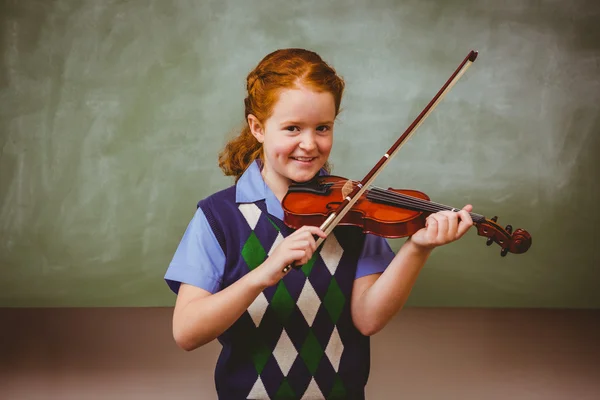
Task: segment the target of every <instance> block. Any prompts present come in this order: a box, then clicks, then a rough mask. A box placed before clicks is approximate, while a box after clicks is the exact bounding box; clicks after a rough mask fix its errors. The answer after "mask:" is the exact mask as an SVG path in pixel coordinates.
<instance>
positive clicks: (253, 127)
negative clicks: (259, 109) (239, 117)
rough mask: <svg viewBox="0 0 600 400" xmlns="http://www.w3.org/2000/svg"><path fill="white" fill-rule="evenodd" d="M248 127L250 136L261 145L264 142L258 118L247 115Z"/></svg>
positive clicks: (263, 134) (262, 129) (262, 130)
mask: <svg viewBox="0 0 600 400" xmlns="http://www.w3.org/2000/svg"><path fill="white" fill-rule="evenodd" d="M248 127H250V132H251V133H252V136H254V137H255V138H256V140H258V142H259V143H263V142H264V141H265V131H264V128H263V126H262V124H261V123H260V121H259V120H258V118H256V117H255V116H254V115H252V114H248Z"/></svg>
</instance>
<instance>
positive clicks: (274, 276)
mask: <svg viewBox="0 0 600 400" xmlns="http://www.w3.org/2000/svg"><path fill="white" fill-rule="evenodd" d="M313 235H317V236H319V237H322V238H323V239H325V238H326V237H327V235H325V232H323V231H322V230H321V229H320V228H319V227H317V226H303V227H302V228H300V229H298V230H297V231H295V232H294V233H292V234H291V235H289V236H288V237H286V238H285V239H284V240H283V242H281V243H279V244H278V245H277V247H275V250H273V252H272V253H271V255H270V256H269V257H268V258H267V259H266V260H265V261H264V262H263V263H262V264H261V265H260V266H259V267H258V268H257V269H256V270H255V271H257V272H258V273H260V278H259V279H260V281H261V282H262V285H263V286H265V287H269V286H273V285H275V284H277V282H279V281H280V280H281V278H283V277H284V276H285V275H286V274H287V273H289V271H288V272H287V273H286V272H283V269H284V268H285V267H286V266H288V265H292V264H298V265H303V264H306V263H307V262H308V260H310V259H311V257H312V256H313V253H314V252H315V251H316V250H317V245H316V241H315V238H314V237H313ZM290 271H291V269H290Z"/></svg>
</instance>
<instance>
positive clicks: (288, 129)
mask: <svg viewBox="0 0 600 400" xmlns="http://www.w3.org/2000/svg"><path fill="white" fill-rule="evenodd" d="M285 129H286V130H287V131H290V132H299V131H300V128H298V127H297V126H287V127H286V128H285Z"/></svg>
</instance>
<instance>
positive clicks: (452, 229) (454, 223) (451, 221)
mask: <svg viewBox="0 0 600 400" xmlns="http://www.w3.org/2000/svg"><path fill="white" fill-rule="evenodd" d="M447 217H448V232H447V233H448V234H450V235H451V236H452V237H453V238H454V236H456V231H457V230H458V213H456V212H454V211H450V213H448V214H447Z"/></svg>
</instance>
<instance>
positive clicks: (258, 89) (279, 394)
mask: <svg viewBox="0 0 600 400" xmlns="http://www.w3.org/2000/svg"><path fill="white" fill-rule="evenodd" d="M344 85H345V84H344V81H343V80H342V78H340V77H339V76H338V75H337V74H336V72H335V70H334V69H333V68H332V67H330V66H329V65H328V64H327V63H325V62H324V61H323V60H322V59H321V58H320V57H319V55H317V54H315V53H314V52H311V51H307V50H303V49H285V50H278V51H275V52H273V53H271V54H269V55H267V56H266V57H265V58H264V59H263V60H262V61H261V62H260V63H259V64H258V66H257V67H256V68H255V69H254V70H253V71H252V72H250V74H249V75H248V77H247V90H248V96H247V97H246V99H245V100H244V103H245V117H246V121H247V126H246V127H245V128H244V129H243V130H242V132H241V133H240V135H239V136H238V137H237V138H235V139H233V140H232V141H230V142H229V143H228V144H227V145H226V147H225V149H224V151H223V152H222V153H221V154H220V156H219V165H220V167H221V169H222V170H223V171H224V172H225V174H226V175H232V176H234V177H235V182H236V183H235V185H234V186H231V187H229V188H228V189H225V190H222V191H220V192H218V193H215V194H213V195H211V196H209V197H207V198H205V199H203V200H201V201H200V202H199V203H198V206H197V210H196V214H195V215H194V217H193V219H192V221H191V222H190V224H189V226H188V228H187V230H186V231H185V233H184V235H183V238H182V240H181V243H180V244H179V247H178V248H177V250H176V252H175V255H174V258H173V260H172V262H171V264H170V265H169V268H168V270H167V272H166V275H165V280H166V282H167V283H168V285H169V287H170V288H171V289H172V290H173V291H174V292H175V293H176V294H177V301H176V305H175V309H174V315H173V335H174V338H175V341H176V342H177V344H178V345H179V346H180V347H181V348H183V349H185V350H188V351H189V350H193V349H195V348H197V347H199V346H202V345H204V344H206V343H208V342H210V341H212V340H213V339H218V340H219V342H220V343H221V344H222V346H223V349H222V352H221V354H220V356H219V359H218V362H217V366H216V371H215V383H216V389H217V393H218V395H219V398H222V399H228V400H229V399H274V398H294V399H321V398H327V399H333V398H340V399H341V398H343V399H347V398H352V399H355V398H356V399H362V398H364V388H365V385H366V383H367V377H368V374H369V336H370V335H373V334H375V333H377V332H378V331H380V330H381V329H382V328H383V327H384V326H385V325H386V324H387V323H388V322H389V321H390V319H391V318H392V317H393V316H394V315H395V314H396V312H398V311H399V310H400V309H401V308H402V306H403V305H404V303H405V301H406V299H407V297H408V295H409V293H410V291H411V288H412V287H413V284H414V283H415V280H416V279H417V275H418V273H419V271H420V269H421V268H422V267H423V265H424V263H425V261H426V260H427V258H428V257H429V255H430V253H431V251H432V249H433V248H435V247H436V246H440V245H443V244H446V243H450V242H452V241H455V240H457V239H458V238H460V237H461V236H463V235H464V234H465V232H466V231H467V230H468V229H469V227H470V226H471V225H472V220H471V218H470V216H469V214H468V212H470V211H471V209H472V207H471V206H470V205H467V206H465V208H464V209H463V210H461V211H460V212H439V213H436V214H432V215H430V217H429V218H428V223H427V226H426V227H425V228H423V229H421V230H420V231H418V232H417V233H415V234H414V235H413V236H412V237H410V238H409V239H407V241H406V242H405V243H404V245H403V246H402V247H401V249H400V251H399V252H398V254H394V253H393V252H392V250H391V248H390V247H389V245H388V243H387V241H386V240H385V239H383V238H381V237H378V236H374V235H370V234H363V233H362V232H360V230H359V229H358V228H354V227H342V226H340V227H337V228H336V229H334V231H333V232H332V233H331V234H330V235H328V237H326V240H325V241H324V242H323V245H322V246H321V247H320V248H319V249H317V248H316V246H315V239H314V237H315V236H320V237H323V238H325V234H324V233H323V232H322V231H321V230H320V229H319V228H318V227H314V226H305V227H303V228H301V229H298V230H296V231H294V232H292V231H291V230H290V229H288V228H287V227H286V226H285V225H284V224H283V222H282V220H283V210H282V208H281V200H282V198H283V197H284V196H285V194H286V192H287V190H288V186H289V185H290V183H291V182H305V181H308V180H310V179H312V178H313V177H315V176H316V175H317V174H320V175H324V174H328V173H329V165H328V162H327V160H328V157H329V153H330V151H331V147H332V144H333V127H334V120H335V119H336V117H337V115H338V113H339V110H340V103H341V99H342V93H343V91H344ZM294 263H295V264H296V265H302V267H301V268H300V269H291V270H290V271H288V272H283V269H284V267H285V266H287V265H290V264H294Z"/></svg>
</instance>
